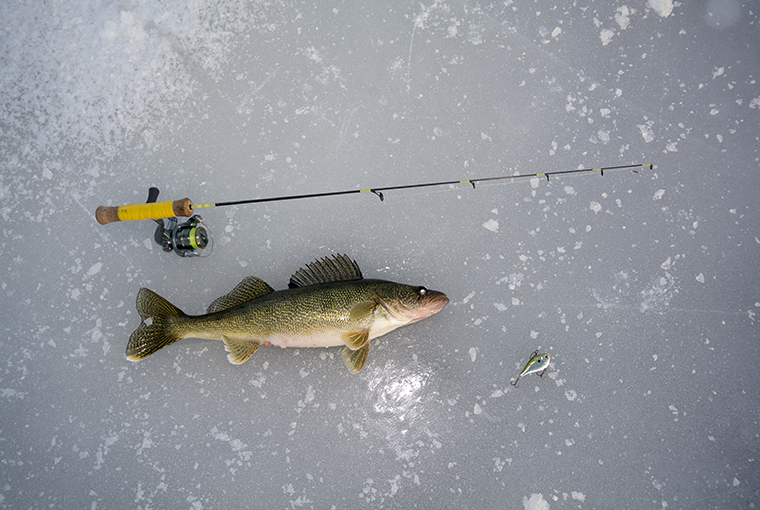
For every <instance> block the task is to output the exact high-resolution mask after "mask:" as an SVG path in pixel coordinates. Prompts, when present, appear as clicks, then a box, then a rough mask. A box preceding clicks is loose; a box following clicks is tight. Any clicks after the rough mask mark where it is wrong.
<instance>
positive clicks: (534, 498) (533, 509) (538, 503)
mask: <svg viewBox="0 0 760 510" xmlns="http://www.w3.org/2000/svg"><path fill="white" fill-rule="evenodd" d="M523 508H525V510H549V503H547V501H546V500H545V499H544V495H543V494H535V493H534V494H531V495H530V498H529V497H528V496H523Z"/></svg>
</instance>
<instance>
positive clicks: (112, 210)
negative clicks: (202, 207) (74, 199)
mask: <svg viewBox="0 0 760 510" xmlns="http://www.w3.org/2000/svg"><path fill="white" fill-rule="evenodd" d="M192 215H193V202H192V201H191V200H190V199H189V198H182V199H180V200H175V201H173V202H171V201H169V202H153V203H150V204H130V205H121V206H104V205H101V206H99V207H98V208H97V209H96V210H95V219H96V220H98V223H100V224H101V225H105V224H107V223H113V222H115V221H134V220H160V219H163V218H171V217H173V216H185V217H188V216H192Z"/></svg>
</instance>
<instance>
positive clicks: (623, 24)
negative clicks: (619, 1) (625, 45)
mask: <svg viewBox="0 0 760 510" xmlns="http://www.w3.org/2000/svg"><path fill="white" fill-rule="evenodd" d="M630 15H631V10H630V9H629V8H628V7H627V6H625V5H623V6H621V7H618V8H617V10H616V11H615V21H616V22H617V24H618V26H619V27H620V28H621V29H622V30H625V29H626V28H628V25H630V24H631V18H629V16H630Z"/></svg>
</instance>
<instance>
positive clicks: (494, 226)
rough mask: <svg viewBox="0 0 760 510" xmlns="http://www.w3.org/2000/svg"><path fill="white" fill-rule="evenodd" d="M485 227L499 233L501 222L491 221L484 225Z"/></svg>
mask: <svg viewBox="0 0 760 510" xmlns="http://www.w3.org/2000/svg"><path fill="white" fill-rule="evenodd" d="M483 226H484V227H485V228H487V229H488V230H490V231H491V232H498V231H499V221H498V220H495V219H493V218H492V219H490V220H488V221H486V222H485V223H483Z"/></svg>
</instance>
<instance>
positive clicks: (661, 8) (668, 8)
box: [647, 0, 673, 18]
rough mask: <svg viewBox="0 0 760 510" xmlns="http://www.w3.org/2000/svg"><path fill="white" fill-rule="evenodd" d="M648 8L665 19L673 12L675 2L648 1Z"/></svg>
mask: <svg viewBox="0 0 760 510" xmlns="http://www.w3.org/2000/svg"><path fill="white" fill-rule="evenodd" d="M647 6H648V7H649V8H650V9H652V10H654V11H655V12H656V13H657V14H659V15H660V16H662V17H663V18H667V17H668V16H670V13H672V12H673V0H647Z"/></svg>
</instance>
